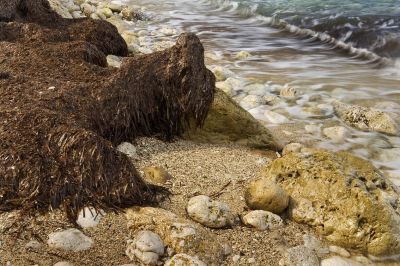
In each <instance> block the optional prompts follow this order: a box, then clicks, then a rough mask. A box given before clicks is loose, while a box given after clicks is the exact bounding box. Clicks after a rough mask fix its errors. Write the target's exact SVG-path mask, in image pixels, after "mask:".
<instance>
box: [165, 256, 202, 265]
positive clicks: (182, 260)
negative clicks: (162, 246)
mask: <svg viewBox="0 0 400 266" xmlns="http://www.w3.org/2000/svg"><path fill="white" fill-rule="evenodd" d="M164 266H206V264H205V263H204V262H202V261H201V260H199V259H198V258H196V257H192V256H189V255H187V254H183V253H180V254H176V255H175V256H173V257H172V258H171V259H169V260H168V261H167V262H166V263H165V264H164Z"/></svg>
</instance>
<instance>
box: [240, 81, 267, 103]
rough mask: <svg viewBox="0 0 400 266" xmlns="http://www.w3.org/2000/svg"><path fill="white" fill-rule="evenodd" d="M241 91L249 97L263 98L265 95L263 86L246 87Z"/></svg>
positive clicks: (257, 84)
mask: <svg viewBox="0 0 400 266" xmlns="http://www.w3.org/2000/svg"><path fill="white" fill-rule="evenodd" d="M243 90H244V91H245V92H246V93H248V94H250V95H257V96H264V95H265V93H266V91H265V85H264V84H259V83H254V84H250V85H247V86H245V87H244V88H243ZM261 102H262V101H261Z"/></svg>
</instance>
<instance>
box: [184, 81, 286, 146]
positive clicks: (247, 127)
mask: <svg viewBox="0 0 400 266" xmlns="http://www.w3.org/2000/svg"><path fill="white" fill-rule="evenodd" d="M184 137H185V138H186V139H189V140H192V141H197V142H205V143H232V142H234V143H237V144H241V145H245V146H248V147H251V148H262V149H264V148H265V149H272V150H280V149H282V147H281V144H280V143H278V142H277V141H276V140H275V139H274V137H273V136H272V135H271V133H270V132H269V131H268V129H267V128H266V127H265V126H263V125H262V124H260V122H258V121H257V120H256V119H255V118H254V117H252V116H251V115H250V114H249V113H248V112H246V111H245V110H244V109H243V108H241V107H240V106H239V105H238V104H237V103H236V102H235V101H234V100H232V99H231V98H230V97H229V96H228V95H226V93H224V92H223V91H221V90H219V89H216V92H215V94H214V102H213V104H212V106H211V109H210V111H209V112H208V116H207V118H206V120H205V122H204V125H203V127H201V128H198V129H195V128H194V127H191V128H189V129H188V130H187V131H186V132H185V133H184Z"/></svg>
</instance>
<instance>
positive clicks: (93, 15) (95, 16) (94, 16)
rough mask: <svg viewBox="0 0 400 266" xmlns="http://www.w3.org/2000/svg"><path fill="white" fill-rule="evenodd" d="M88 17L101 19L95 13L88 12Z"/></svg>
mask: <svg viewBox="0 0 400 266" xmlns="http://www.w3.org/2000/svg"><path fill="white" fill-rule="evenodd" d="M90 18H91V19H101V17H100V16H99V15H97V14H96V13H92V14H90Z"/></svg>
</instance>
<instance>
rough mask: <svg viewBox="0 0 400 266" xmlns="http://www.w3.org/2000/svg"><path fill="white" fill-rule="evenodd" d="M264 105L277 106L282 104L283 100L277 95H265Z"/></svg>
mask: <svg viewBox="0 0 400 266" xmlns="http://www.w3.org/2000/svg"><path fill="white" fill-rule="evenodd" d="M263 101H264V104H267V105H276V104H278V103H280V102H281V101H282V100H281V99H280V98H279V97H278V96H276V95H264V96H263Z"/></svg>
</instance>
